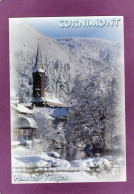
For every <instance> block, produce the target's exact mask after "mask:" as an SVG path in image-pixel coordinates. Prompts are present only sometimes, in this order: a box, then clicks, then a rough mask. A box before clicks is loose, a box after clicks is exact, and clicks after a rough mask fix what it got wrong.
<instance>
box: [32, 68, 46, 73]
mask: <svg viewBox="0 0 134 194" xmlns="http://www.w3.org/2000/svg"><path fill="white" fill-rule="evenodd" d="M37 71H38V72H39V73H44V72H45V71H44V70H43V69H37V68H34V69H33V72H37Z"/></svg>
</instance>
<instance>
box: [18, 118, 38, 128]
mask: <svg viewBox="0 0 134 194" xmlns="http://www.w3.org/2000/svg"><path fill="white" fill-rule="evenodd" d="M14 127H15V128H27V129H29V128H37V125H36V122H35V120H34V119H32V118H28V117H22V116H21V117H18V118H16V119H15V121H14Z"/></svg>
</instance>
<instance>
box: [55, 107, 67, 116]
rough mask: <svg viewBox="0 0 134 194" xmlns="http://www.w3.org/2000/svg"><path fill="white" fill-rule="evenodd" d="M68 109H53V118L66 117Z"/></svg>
mask: <svg viewBox="0 0 134 194" xmlns="http://www.w3.org/2000/svg"><path fill="white" fill-rule="evenodd" d="M68 111H69V108H62V107H61V108H55V110H54V112H53V113H52V115H53V116H67V115H68Z"/></svg>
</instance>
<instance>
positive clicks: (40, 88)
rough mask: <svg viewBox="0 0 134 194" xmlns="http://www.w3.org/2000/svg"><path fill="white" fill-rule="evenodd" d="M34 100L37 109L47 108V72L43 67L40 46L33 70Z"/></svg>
mask: <svg viewBox="0 0 134 194" xmlns="http://www.w3.org/2000/svg"><path fill="white" fill-rule="evenodd" d="M32 76H33V98H32V103H33V105H34V106H37V107H44V106H45V72H44V70H43V66H42V56H41V51H40V48H39V45H38V47H37V53H36V61H35V64H34V68H33V73H32Z"/></svg>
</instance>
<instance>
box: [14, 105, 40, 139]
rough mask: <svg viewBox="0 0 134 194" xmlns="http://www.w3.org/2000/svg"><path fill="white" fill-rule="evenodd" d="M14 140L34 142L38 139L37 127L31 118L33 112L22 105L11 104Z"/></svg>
mask: <svg viewBox="0 0 134 194" xmlns="http://www.w3.org/2000/svg"><path fill="white" fill-rule="evenodd" d="M11 112H12V114H11V115H12V117H11V126H12V140H13V141H20V140H32V139H34V138H37V125H36V122H35V120H34V119H32V118H31V117H30V115H32V110H30V109H28V108H26V107H25V106H23V105H22V104H16V105H13V104H11Z"/></svg>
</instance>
